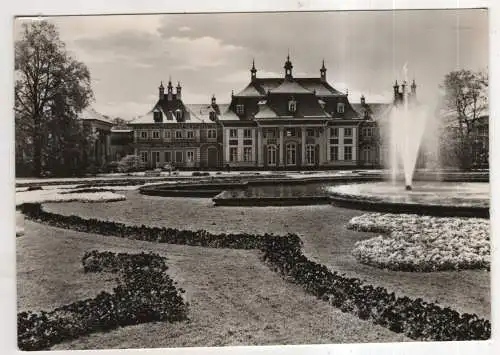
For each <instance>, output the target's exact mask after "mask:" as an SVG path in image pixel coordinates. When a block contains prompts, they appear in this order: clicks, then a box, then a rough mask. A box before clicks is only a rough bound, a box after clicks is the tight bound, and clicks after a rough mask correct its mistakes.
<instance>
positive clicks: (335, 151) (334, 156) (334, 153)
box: [330, 145, 339, 161]
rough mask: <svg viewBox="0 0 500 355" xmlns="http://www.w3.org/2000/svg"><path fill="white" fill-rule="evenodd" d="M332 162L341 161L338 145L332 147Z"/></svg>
mask: <svg viewBox="0 0 500 355" xmlns="http://www.w3.org/2000/svg"><path fill="white" fill-rule="evenodd" d="M330 160H331V161H336V160H339V147H338V146H337V145H334V146H331V147H330Z"/></svg>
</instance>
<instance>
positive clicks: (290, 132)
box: [285, 128, 297, 137]
mask: <svg viewBox="0 0 500 355" xmlns="http://www.w3.org/2000/svg"><path fill="white" fill-rule="evenodd" d="M296 135H297V131H296V130H295V129H294V128H287V129H285V136H286V137H295V136H296Z"/></svg>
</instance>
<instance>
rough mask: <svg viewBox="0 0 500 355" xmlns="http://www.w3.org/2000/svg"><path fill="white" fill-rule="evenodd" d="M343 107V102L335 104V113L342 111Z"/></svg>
mask: <svg viewBox="0 0 500 355" xmlns="http://www.w3.org/2000/svg"><path fill="white" fill-rule="evenodd" d="M344 107H345V105H344V103H343V102H339V103H338V104H337V113H344Z"/></svg>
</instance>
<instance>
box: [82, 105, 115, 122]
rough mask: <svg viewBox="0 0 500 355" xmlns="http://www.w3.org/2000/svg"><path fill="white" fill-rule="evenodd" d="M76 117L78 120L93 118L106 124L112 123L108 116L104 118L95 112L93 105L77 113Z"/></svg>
mask: <svg viewBox="0 0 500 355" xmlns="http://www.w3.org/2000/svg"><path fill="white" fill-rule="evenodd" d="M78 119H80V120H89V121H90V120H95V121H101V122H104V123H108V124H111V125H112V124H113V122H111V121H110V120H109V119H108V118H106V117H105V116H104V115H103V114H101V113H99V112H97V111H96V110H95V109H94V108H93V107H90V106H89V107H86V108H84V109H83V110H82V112H80V114H79V115H78Z"/></svg>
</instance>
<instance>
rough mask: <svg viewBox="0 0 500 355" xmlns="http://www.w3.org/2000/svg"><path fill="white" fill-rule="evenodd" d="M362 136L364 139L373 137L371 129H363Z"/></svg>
mask: <svg viewBox="0 0 500 355" xmlns="http://www.w3.org/2000/svg"><path fill="white" fill-rule="evenodd" d="M362 132H363V136H364V137H371V136H373V129H372V128H371V127H365V128H363V131H362Z"/></svg>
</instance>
